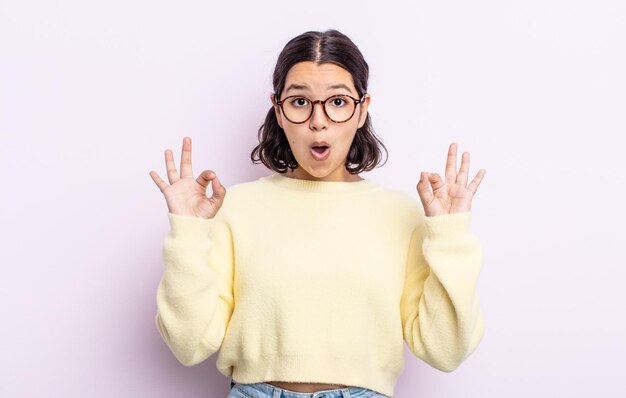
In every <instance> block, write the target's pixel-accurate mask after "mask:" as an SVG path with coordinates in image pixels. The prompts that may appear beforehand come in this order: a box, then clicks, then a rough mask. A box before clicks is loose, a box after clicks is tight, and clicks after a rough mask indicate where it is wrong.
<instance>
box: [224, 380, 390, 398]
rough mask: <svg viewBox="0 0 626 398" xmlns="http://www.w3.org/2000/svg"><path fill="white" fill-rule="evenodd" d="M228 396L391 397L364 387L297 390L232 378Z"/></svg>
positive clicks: (230, 397) (254, 397)
mask: <svg viewBox="0 0 626 398" xmlns="http://www.w3.org/2000/svg"><path fill="white" fill-rule="evenodd" d="M227 398H390V397H388V396H386V395H383V394H380V393H378V392H376V391H372V390H369V389H367V388H364V387H344V388H338V389H335V390H320V391H316V392H296V391H291V390H285V389H283V388H279V387H276V386H273V385H271V384H269V383H251V384H243V383H237V382H236V381H234V380H232V379H231V380H230V392H229V393H228V397H227Z"/></svg>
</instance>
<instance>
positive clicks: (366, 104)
mask: <svg viewBox="0 0 626 398" xmlns="http://www.w3.org/2000/svg"><path fill="white" fill-rule="evenodd" d="M357 106H358V107H359V112H360V113H359V115H360V117H359V126H358V128H361V127H363V125H364V124H365V119H367V108H368V107H369V106H370V95H369V94H365V98H363V102H361V103H359V104H357Z"/></svg>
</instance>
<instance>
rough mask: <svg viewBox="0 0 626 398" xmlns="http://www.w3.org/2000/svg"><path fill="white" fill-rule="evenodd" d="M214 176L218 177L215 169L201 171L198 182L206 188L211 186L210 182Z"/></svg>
mask: <svg viewBox="0 0 626 398" xmlns="http://www.w3.org/2000/svg"><path fill="white" fill-rule="evenodd" d="M214 178H216V175H215V173H214V172H213V170H204V171H203V172H202V173H200V175H199V176H198V178H196V182H197V183H198V184H200V185H202V186H203V187H204V189H206V188H207V187H208V186H209V182H211V180H213V179H214Z"/></svg>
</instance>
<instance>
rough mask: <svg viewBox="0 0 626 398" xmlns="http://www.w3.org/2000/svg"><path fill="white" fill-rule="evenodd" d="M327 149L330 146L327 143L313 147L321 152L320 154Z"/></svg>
mask: <svg viewBox="0 0 626 398" xmlns="http://www.w3.org/2000/svg"><path fill="white" fill-rule="evenodd" d="M326 149H328V147H327V146H326V145H324V146H314V147H313V150H314V151H315V152H317V153H319V154H323V153H324V152H325V151H326Z"/></svg>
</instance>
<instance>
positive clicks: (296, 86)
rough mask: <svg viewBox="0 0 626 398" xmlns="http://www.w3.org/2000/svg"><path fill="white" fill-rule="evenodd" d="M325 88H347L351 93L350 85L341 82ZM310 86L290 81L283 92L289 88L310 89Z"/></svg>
mask: <svg viewBox="0 0 626 398" xmlns="http://www.w3.org/2000/svg"><path fill="white" fill-rule="evenodd" d="M326 88H327V89H329V88H345V89H346V90H348V92H349V93H350V94H352V90H350V87H348V86H346V85H345V84H343V83H335V84H331V85H329V86H328V87H326ZM310 89H311V87H309V85H308V84H305V83H292V84H290V85H289V87H287V89H286V90H285V93H286V92H287V91H289V90H310Z"/></svg>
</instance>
